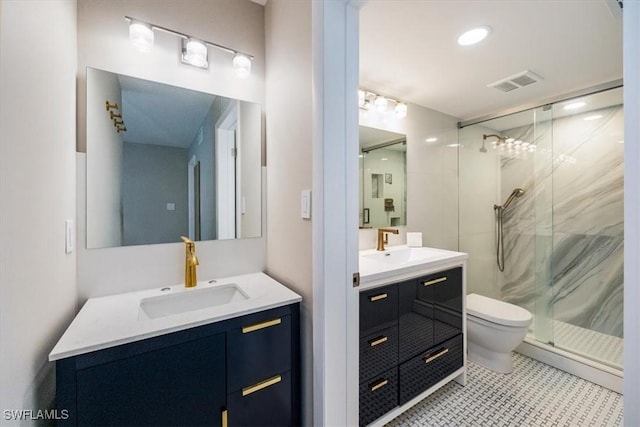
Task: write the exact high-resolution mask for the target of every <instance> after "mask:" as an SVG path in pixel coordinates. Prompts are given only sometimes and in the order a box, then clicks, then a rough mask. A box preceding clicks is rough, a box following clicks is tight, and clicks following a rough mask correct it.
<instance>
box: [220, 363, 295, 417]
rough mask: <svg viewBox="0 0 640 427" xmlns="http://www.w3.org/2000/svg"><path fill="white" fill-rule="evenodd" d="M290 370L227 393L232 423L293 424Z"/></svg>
mask: <svg viewBox="0 0 640 427" xmlns="http://www.w3.org/2000/svg"><path fill="white" fill-rule="evenodd" d="M291 398H292V396H291V373H290V372H285V373H283V374H279V375H274V376H271V377H269V378H263V379H261V381H259V382H258V383H256V384H252V385H250V386H248V387H245V388H244V389H242V390H238V391H237V392H235V393H231V394H229V395H228V396H227V411H228V412H227V417H228V425H229V427H233V426H291V425H293V413H292V407H291Z"/></svg>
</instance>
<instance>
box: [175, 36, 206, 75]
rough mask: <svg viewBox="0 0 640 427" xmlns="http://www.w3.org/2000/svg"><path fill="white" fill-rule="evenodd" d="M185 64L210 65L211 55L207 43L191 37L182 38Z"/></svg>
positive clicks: (202, 66)
mask: <svg viewBox="0 0 640 427" xmlns="http://www.w3.org/2000/svg"><path fill="white" fill-rule="evenodd" d="M181 60H182V63H183V64H189V65H193V66H194V67H198V68H205V69H206V68H208V67H209V56H208V51H207V45H205V44H204V43H203V42H201V41H200V40H196V39H193V38H189V39H188V40H184V39H183V40H182V57H181Z"/></svg>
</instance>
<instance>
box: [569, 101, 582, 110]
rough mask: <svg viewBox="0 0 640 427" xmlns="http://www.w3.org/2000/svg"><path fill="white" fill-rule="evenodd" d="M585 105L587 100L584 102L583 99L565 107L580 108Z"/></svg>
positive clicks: (570, 108)
mask: <svg viewBox="0 0 640 427" xmlns="http://www.w3.org/2000/svg"><path fill="white" fill-rule="evenodd" d="M585 105H587V104H586V102H582V101H579V102H572V103H571V104H567V105H565V106H564V109H565V110H577V109H578V108H582V107H584V106H585Z"/></svg>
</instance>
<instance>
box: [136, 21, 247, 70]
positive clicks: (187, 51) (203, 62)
mask: <svg viewBox="0 0 640 427" xmlns="http://www.w3.org/2000/svg"><path fill="white" fill-rule="evenodd" d="M125 19H126V20H127V21H129V38H130V40H131V43H132V44H133V46H134V47H135V48H137V49H139V50H142V51H145V52H148V51H150V50H151V48H152V47H153V41H154V38H153V32H154V30H158V31H163V32H165V33H168V34H173V35H174V36H178V37H180V38H182V49H181V52H180V60H181V62H182V63H184V64H188V65H193V66H195V67H199V68H204V69H207V68H209V55H208V46H211V47H215V48H216V49H219V50H222V51H225V52H227V53H230V54H231V55H233V59H232V64H233V69H234V70H235V72H236V75H237V76H238V77H239V78H241V79H246V78H248V77H249V76H250V75H251V61H252V60H253V56H252V55H249V54H247V53H244V52H240V51H237V50H235V49H231V48H230V47H226V46H222V45H220V44H217V43H213V42H210V41H207V40H204V39H200V38H196V37H192V36H190V35H188V34H184V33H181V32H179V31H175V30H172V29H170V28H166V27H162V26H160V25H156V24H152V23H149V22H145V21H141V20H139V19H136V18H132V17H130V16H125Z"/></svg>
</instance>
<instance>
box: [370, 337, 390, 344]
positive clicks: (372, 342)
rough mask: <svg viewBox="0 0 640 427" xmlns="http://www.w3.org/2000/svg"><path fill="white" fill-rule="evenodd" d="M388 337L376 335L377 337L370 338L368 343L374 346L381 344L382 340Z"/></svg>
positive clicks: (385, 340) (384, 340)
mask: <svg viewBox="0 0 640 427" xmlns="http://www.w3.org/2000/svg"><path fill="white" fill-rule="evenodd" d="M388 339H389V338H387V337H385V336H382V337H378V338H374V339H372V340H369V345H370V346H371V347H375V346H377V345H378V344H382V343H383V342H387V340H388Z"/></svg>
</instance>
